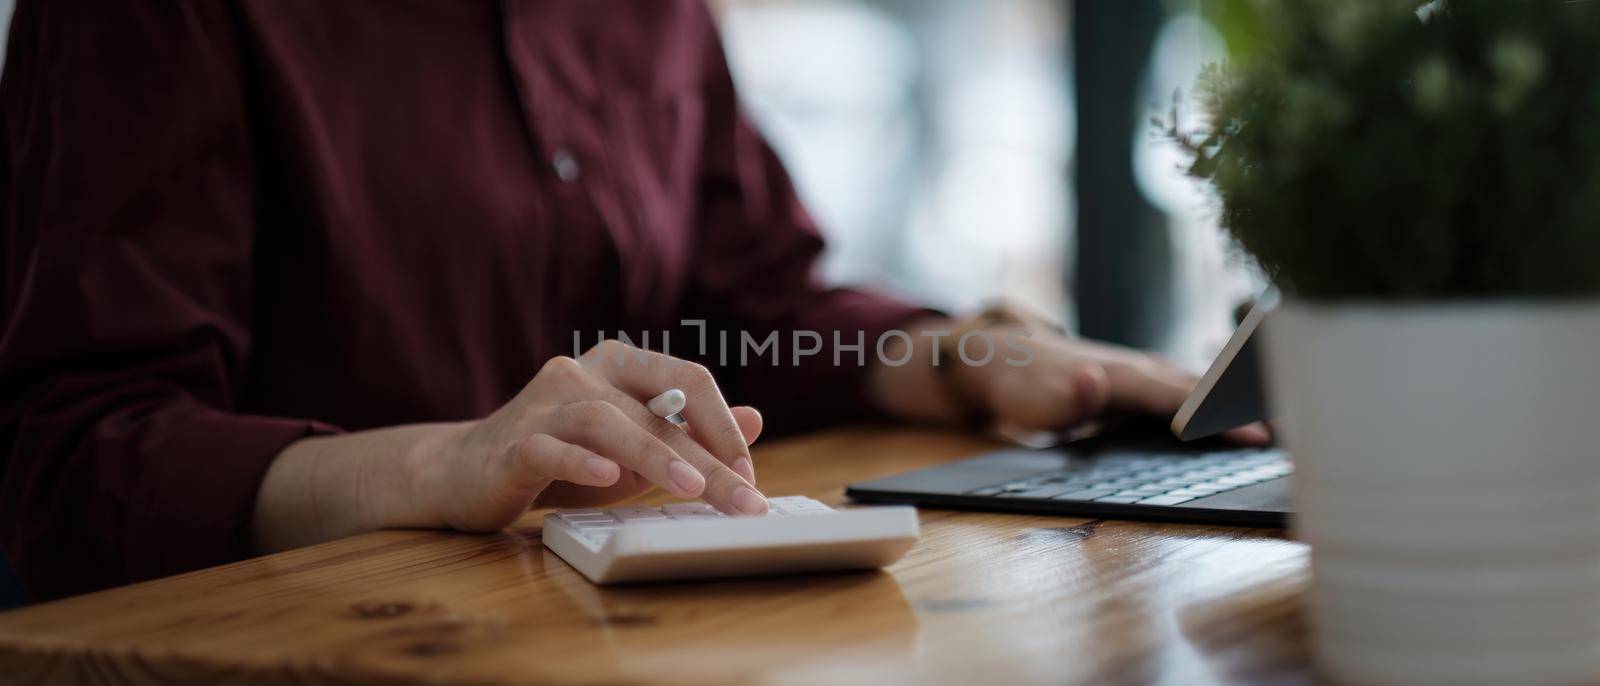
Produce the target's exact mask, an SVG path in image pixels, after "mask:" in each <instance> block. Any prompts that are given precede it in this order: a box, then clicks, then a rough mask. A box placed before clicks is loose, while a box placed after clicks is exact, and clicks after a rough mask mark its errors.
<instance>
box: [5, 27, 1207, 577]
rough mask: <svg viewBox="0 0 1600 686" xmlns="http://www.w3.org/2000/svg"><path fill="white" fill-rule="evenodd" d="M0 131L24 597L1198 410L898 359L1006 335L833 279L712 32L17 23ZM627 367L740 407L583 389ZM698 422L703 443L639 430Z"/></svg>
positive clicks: (1166, 391) (732, 498)
mask: <svg viewBox="0 0 1600 686" xmlns="http://www.w3.org/2000/svg"><path fill="white" fill-rule="evenodd" d="M0 119H3V127H4V131H3V135H0V159H3V164H0V174H3V175H4V176H3V185H0V189H3V190H0V198H3V200H0V203H3V204H0V208H3V212H0V227H3V228H0V240H3V249H4V252H3V255H0V270H3V276H0V289H3V290H0V294H3V298H0V326H3V329H0V456H3V457H0V459H3V463H0V469H3V471H0V544H3V545H4V548H5V550H6V552H7V553H9V555H10V556H11V559H12V561H13V563H14V564H15V565H16V567H17V568H18V569H19V571H20V572H21V575H22V577H23V578H24V580H25V582H26V584H27V585H28V587H29V590H30V592H31V593H32V594H33V595H35V596H37V597H50V596H57V595H63V594H68V593H74V592H80V591H84V590H89V589H93V588H98V587H105V586H109V585H114V584H119V583H124V582H127V581H130V580H135V579H142V578H149V577H154V576H159V575H164V574H170V573H174V572H178V571H183V570H188V569H194V568H198V567H202V566H207V565H212V564H217V563H221V562H225V561H228V560H232V559H238V558H240V557H243V556H248V555H251V554H255V553H258V552H263V551H272V550H281V549H284V548H289V547H293V546H299V545H305V544H310V543H314V542H317V541H322V540H328V539H332V538H336V537H340V536H346V535H349V534H353V533H357V532H360V531H365V530H371V529H376V528H381V527H395V526H414V527H453V528H456V529H461V530H468V531H483V530H494V529H497V528H499V527H502V526H505V525H506V524H508V523H510V522H511V521H512V520H514V519H515V518H516V517H517V516H518V514H520V513H521V512H523V511H524V510H525V509H526V508H527V507H528V506H529V505H530V504H534V505H539V506H545V505H554V504H562V505H573V504H579V503H600V502H607V501H612V500H615V499H618V498H622V497H626V496H629V495H632V494H634V493H637V492H639V491H641V490H643V489H645V488H648V487H650V486H651V485H652V484H655V485H660V486H661V487H663V488H665V489H667V490H668V491H670V492H672V493H673V495H675V496H677V497H682V498H692V497H704V498H705V499H706V500H707V501H708V502H711V503H712V504H714V505H716V506H717V507H719V508H721V509H723V510H725V511H728V512H734V513H759V512H763V511H765V507H766V504H765V501H764V499H763V497H762V496H761V494H760V493H759V492H758V491H757V490H755V482H756V476H755V474H754V471H753V469H752V467H751V464H750V461H749V451H748V449H747V447H746V446H747V444H748V442H749V441H752V440H754V438H755V435H756V434H757V433H759V432H760V430H761V427H762V423H763V421H762V416H761V415H759V414H757V413H756V412H755V411H754V410H753V409H751V408H750V407H747V406H745V405H744V404H747V405H754V406H759V407H761V408H762V410H763V411H764V412H765V413H766V421H767V422H769V423H771V424H772V425H774V426H775V427H780V428H782V429H784V430H788V431H793V430H800V429H804V428H808V427H812V426H818V425H823V424H827V423H835V422H839V421H845V420H860V419H864V418H866V419H871V418H884V417H886V418H896V419H903V420H913V421H926V422H940V421H943V422H951V421H956V420H958V419H960V418H961V417H963V416H964V415H970V414H972V413H985V414H988V415H992V416H993V417H995V418H998V419H1000V420H1003V421H1009V422H1012V423H1015V424H1020V425H1024V426H1032V427H1059V426H1065V425H1069V424H1072V423H1074V422H1078V421H1081V420H1082V419H1084V418H1086V417H1088V416H1091V415H1094V414H1096V413H1098V412H1100V411H1101V410H1102V409H1103V408H1106V407H1113V408H1123V409H1142V410H1147V411H1151V412H1170V411H1171V410H1172V409H1173V408H1175V407H1176V405H1177V404H1178V402H1179V401H1180V400H1181V398H1182V397H1183V395H1184V393H1185V392H1186V390H1187V389H1188V387H1189V385H1190V384H1191V380H1190V379H1188V378H1187V377H1185V376H1183V375H1181V374H1178V373H1176V372H1174V371H1172V370H1171V369H1170V368H1168V367H1166V366H1164V365H1162V364H1160V363H1158V362H1156V361H1154V360H1152V359H1151V358H1149V357H1146V356H1144V355H1140V354H1137V353H1133V352H1130V351H1125V350H1120V349H1115V348H1111V347H1108V346H1099V345H1094V344H1089V343H1086V342H1081V341H1071V340H1067V339H1064V338H1061V337H1057V336H1053V335H1050V334H1047V333H1044V332H1039V331H1035V332H1034V335H1033V337H1032V338H1030V339H1026V340H1025V341H1023V347H1025V348H1026V349H1027V351H1028V354H1029V356H1030V357H1031V358H1033V359H1032V364H1030V365H1029V366H1027V367H1016V366H1011V365H1006V364H989V365H981V366H980V365H966V364H961V365H956V366H955V367H953V368H949V372H948V376H940V375H938V374H937V373H936V370H935V369H934V368H933V366H932V364H931V360H932V359H933V357H934V355H935V354H936V350H937V344H936V343H935V342H934V341H932V340H930V339H929V338H927V337H926V336H906V337H904V338H898V337H892V336H891V337H889V338H887V339H886V340H887V341H889V345H888V346H887V347H886V348H885V349H884V352H885V353H886V358H887V359H891V360H894V361H895V362H899V361H900V360H901V359H906V360H908V362H907V363H905V364H898V365H896V364H884V363H882V362H877V361H875V358H877V357H878V355H877V354H876V353H878V352H879V351H877V350H875V349H874V345H873V344H874V342H875V341H878V340H879V338H880V336H882V335H883V334H884V332H886V331H889V330H891V329H894V328H896V327H900V328H904V329H906V330H907V331H911V332H919V331H922V330H928V329H957V328H961V327H963V326H965V327H966V328H973V327H975V326H988V327H989V328H991V329H993V333H995V334H996V335H1004V334H1006V333H1009V332H1011V331H1012V330H1014V329H1016V328H1017V326H1018V324H1017V323H1016V322H1012V321H1005V320H993V321H990V320H985V321H983V322H966V323H963V322H951V321H948V320H944V319H942V318H941V317H940V316H939V315H938V314H936V313H933V312H929V311H926V310H922V309H919V308H915V307H911V306H907V305H904V304H901V303H898V302H894V301H892V300H889V299H886V298H882V297H878V296H874V295H869V294H866V293H861V292H857V291H851V290H840V289H828V288H824V287H821V286H819V285H818V284H817V283H816V282H815V281H813V280H812V278H811V271H812V263H813V261H814V259H815V257H816V256H817V254H818V252H819V251H820V249H821V242H820V240H819V239H818V236H817V233H816V231H815V230H814V228H813V226H812V224H811V221H810V219H809V218H808V217H807V216H806V214H805V211H804V209H803V208H802V207H801V205H800V203H799V201H798V200H797V199H796V197H795V194H794V192H793V190H792V188H791V187H790V183H789V180H788V178H787V177H786V176H785V174H784V172H783V169H782V167H781V166H780V165H779V163H778V161H777V159H776V158H775V157H774V156H773V154H772V152H771V151H770V150H769V149H768V148H767V146H766V145H765V144H764V143H763V142H762V140H761V138H760V136H759V135H758V134H757V133H756V131H755V130H754V129H753V128H752V127H751V126H750V124H749V122H748V121H746V120H745V119H744V118H743V116H741V114H740V113H739V110H738V107H737V104H736V102H735V94H734V90H733V87H732V85H731V83H730V80H729V77H728V73H727V69H726V66H725V64H724V61H723V56H722V53H721V49H720V46H719V43H718V41H717V36H716V32H715V27H714V25H713V23H712V21H711V19H710V17H709V16H708V14H707V12H706V10H705V9H704V8H703V7H702V6H701V5H700V4H699V2H697V1H693V0H684V1H670V2H669V1H666V0H654V1H652V2H637V1H635V0H606V1H601V0H586V1H585V2H564V1H562V0H502V1H500V2H489V1H483V2H471V1H462V0H413V1H411V2H394V1H391V0H341V1H340V2H327V1H326V0H233V1H231V2H221V1H218V0H192V1H184V0H143V1H140V0H105V1H101V2H86V1H83V0H49V1H45V0H23V1H22V2H19V3H18V7H17V10H16V14H15V17H14V20H13V28H12V33H11V40H10V54H9V55H8V58H7V62H6V65H5V73H4V79H3V83H0ZM685 320H693V321H694V322H695V323H693V325H692V326H688V327H686V326H685V323H684V322H685ZM701 321H703V322H705V324H699V323H698V322H701ZM602 331H603V332H611V333H615V332H618V331H628V332H632V335H633V337H634V340H636V341H637V340H639V337H640V336H641V335H642V334H643V333H644V332H657V333H656V335H657V336H658V339H657V340H658V341H660V338H659V337H660V336H661V335H662V334H663V333H664V332H672V334H673V339H672V340H673V342H674V343H676V344H677V345H676V346H673V349H672V352H674V353H676V354H677V355H678V356H680V357H684V356H686V355H685V353H690V355H687V356H689V357H694V358H696V359H697V360H698V362H700V363H704V364H705V365H707V366H709V367H710V368H711V369H712V370H713V372H711V373H708V372H707V367H706V366H701V365H700V364H673V363H671V359H670V358H667V357H666V356H664V355H654V354H650V355H651V359H650V360H649V361H648V363H644V362H639V361H637V358H632V359H631V360H630V362H631V363H627V364H622V365H615V364H604V363H597V360H596V359H595V355H596V354H597V353H591V354H590V356H589V357H588V358H585V362H583V363H580V362H575V361H574V360H573V359H572V358H570V357H565V356H564V355H571V354H574V353H575V352H576V351H575V349H574V341H581V342H582V345H584V346H590V345H593V344H594V343H595V340H596V339H597V338H598V333H599V332H602ZM719 331H728V332H739V333H734V334H733V336H732V340H733V341H740V340H741V339H740V338H739V336H740V335H741V334H743V335H749V336H751V337H752V338H753V339H754V340H756V341H762V340H764V339H765V337H766V336H767V335H768V334H770V333H772V332H778V333H780V334H781V335H780V340H781V341H783V343H784V344H783V345H782V346H780V348H779V351H778V352H780V353H781V356H782V357H783V358H784V359H783V360H782V362H783V363H782V364H774V363H772V362H771V361H770V360H769V358H766V357H761V358H760V359H758V360H757V361H754V362H747V363H746V364H738V363H737V357H738V351H739V348H738V347H737V344H736V343H730V344H729V348H731V349H732V350H733V351H734V352H733V354H732V355H730V356H729V357H732V358H735V359H730V360H727V361H726V363H725V362H724V360H723V359H722V355H721V354H719V352H718V347H717V346H715V345H712V346H706V347H704V348H702V347H701V346H698V345H692V344H690V342H691V341H696V339H697V334H698V335H707V334H709V336H708V337H709V338H710V339H711V340H712V341H715V340H716V339H717V333H716V332H719ZM796 331H816V332H820V334H821V335H820V336H819V337H818V338H819V339H820V341H817V342H818V343H820V346H816V352H815V354H812V355H810V356H806V357H804V358H803V359H800V360H799V361H798V363H791V362H792V361H791V360H790V359H789V357H790V354H791V347H793V348H794V349H795V350H799V349H801V348H804V349H805V350H807V351H809V350H810V349H811V347H812V343H813V342H812V341H811V340H810V339H807V340H805V341H804V342H803V343H801V344H797V345H795V346H790V345H788V344H789V342H790V340H791V339H790V334H791V333H792V332H796ZM833 332H844V335H843V337H842V339H837V340H836V339H835V338H834V337H833ZM575 334H577V335H578V338H575ZM702 340H703V339H702ZM796 340H798V339H796ZM858 340H860V341H865V348H866V355H864V356H862V355H860V354H859V352H858V349H856V348H853V347H851V346H853V345H854V344H855V343H857V341H858ZM841 343H842V346H843V347H839V345H838V344H841ZM655 347H656V348H657V349H660V348H662V347H663V346H662V345H659V344H658V345H656V346H655ZM836 348H837V349H836ZM600 351H603V352H611V353H616V352H618V348H614V347H611V346H606V347H602V348H601V349H600ZM635 352H637V351H635ZM766 354H768V355H771V354H772V353H771V352H770V351H768V352H767V353H766ZM836 354H837V355H839V356H840V357H842V359H843V360H844V363H842V364H836V363H835V356H836ZM975 354H977V353H975ZM859 357H866V358H869V359H868V360H866V361H864V362H860V363H857V359H858V358H859ZM530 379H531V381H530ZM719 383H720V384H721V389H720V390H719V387H718V384H719ZM673 387H677V388H683V389H685V390H686V391H687V392H688V396H689V404H688V407H687V409H686V410H685V411H684V413H683V414H684V416H685V418H686V419H687V420H688V421H689V425H690V426H691V427H692V430H690V431H688V432H685V431H683V430H681V429H679V428H677V427H674V426H673V425H671V424H668V423H666V422H664V421H661V420H659V419H657V418H655V417H654V416H652V415H650V414H649V413H648V412H647V411H645V410H644V408H643V406H642V405H641V401H642V400H645V399H648V398H649V397H651V396H652V395H654V394H655V393H658V392H660V391H661V390H664V389H666V388H673ZM952 389H954V391H955V392H952ZM724 397H726V398H730V399H733V400H735V401H737V402H738V403H743V404H741V405H736V406H733V407H731V408H730V406H729V404H728V403H727V402H726V401H725V400H724Z"/></svg>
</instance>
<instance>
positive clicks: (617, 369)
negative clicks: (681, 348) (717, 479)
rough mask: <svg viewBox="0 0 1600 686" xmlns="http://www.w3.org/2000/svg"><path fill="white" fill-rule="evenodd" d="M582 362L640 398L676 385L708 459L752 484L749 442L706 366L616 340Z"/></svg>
mask: <svg viewBox="0 0 1600 686" xmlns="http://www.w3.org/2000/svg"><path fill="white" fill-rule="evenodd" d="M583 361H584V363H585V364H586V365H587V366H589V368H590V369H592V370H593V371H594V372H595V373H596V374H598V375H600V377H601V378H603V379H605V380H606V381H607V382H608V383H610V384H611V385H612V386H613V387H615V388H616V389H617V390H620V391H622V392H624V393H627V394H628V395H631V396H633V397H634V398H637V399H639V400H640V402H647V401H649V400H650V399H651V398H654V397H656V396H657V395H660V394H661V393H664V392H666V391H669V390H672V389H674V388H676V389H681V390H682V391H683V393H684V395H685V405H684V407H683V410H682V411H681V412H680V414H681V415H682V416H683V418H684V420H685V421H687V422H689V423H690V424H691V425H693V426H694V428H695V431H694V435H695V440H697V441H698V442H699V443H700V445H701V446H703V447H704V448H705V449H706V451H707V452H709V453H711V456H712V457H715V458H717V460H718V461H719V462H721V463H723V464H725V465H727V466H728V467H729V468H730V469H732V470H733V471H734V472H735V473H737V474H739V476H742V477H744V479H745V480H746V481H749V482H750V483H752V484H753V483H755V480H756V474H755V466H754V463H752V462H751V461H750V446H749V445H748V444H747V443H746V442H745V440H744V432H743V431H740V430H739V423H738V421H736V420H735V419H734V417H733V411H732V410H731V409H729V407H728V401H727V400H725V399H723V397H722V390H721V389H719V388H718V387H717V380H716V379H715V378H714V377H713V376H712V375H711V372H710V370H707V369H706V368H705V367H704V366H701V365H699V364H695V363H693V362H689V361H687V360H680V359H678V358H675V357H671V356H669V355H664V354H661V353H658V352H654V351H650V350H644V349H642V348H635V347H633V346H629V345H627V344H624V343H619V342H615V341H606V342H605V343H601V344H600V345H597V346H595V347H594V348H592V349H591V350H590V351H589V352H588V353H585V354H584V360H583Z"/></svg>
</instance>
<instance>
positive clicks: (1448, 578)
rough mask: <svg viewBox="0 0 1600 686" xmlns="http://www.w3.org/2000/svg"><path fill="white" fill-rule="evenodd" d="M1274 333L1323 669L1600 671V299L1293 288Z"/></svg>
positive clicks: (1492, 676) (1428, 674) (1466, 673)
mask: <svg viewBox="0 0 1600 686" xmlns="http://www.w3.org/2000/svg"><path fill="white" fill-rule="evenodd" d="M1264 334H1265V343H1266V353H1267V365H1268V367H1267V369H1268V373H1269V379H1270V381H1269V384H1270V388H1269V394H1270V395H1271V401H1272V403H1273V406H1274V408H1275V410H1276V412H1277V415H1278V416H1279V417H1280V418H1281V420H1282V422H1283V424H1282V426H1281V427H1280V435H1281V438H1282V439H1283V441H1284V442H1285V445H1287V446H1288V448H1289V451H1290V453H1291V454H1292V455H1293V457H1294V460H1295V477H1294V486H1295V508H1296V510H1297V512H1298V513H1299V516H1298V517H1297V519H1296V520H1295V529H1296V532H1297V535H1298V536H1299V537H1300V538H1301V539H1302V540H1304V541H1306V542H1307V543H1310V544H1311V560H1312V565H1311V566H1312V581H1311V590H1310V598H1309V608H1310V613H1311V617H1310V619H1311V627H1312V632H1313V639H1312V640H1313V652H1314V654H1315V659H1316V661H1317V664H1318V666H1319V668H1320V669H1321V670H1322V671H1323V673H1324V674H1325V675H1326V676H1328V677H1332V678H1333V679H1334V680H1337V681H1341V682H1350V683H1373V684H1464V683H1489V684H1509V683H1515V684H1540V683H1597V682H1600V448H1597V446H1600V301H1577V302H1568V303H1561V302H1548V303H1541V302H1523V303H1518V302H1506V303H1483V304H1471V303H1463V304H1416V305H1364V304H1348V305H1345V304H1339V305H1315V304H1309V303H1305V302H1295V301H1290V302H1288V303H1286V304H1285V305H1284V306H1283V307H1281V308H1279V309H1278V310H1277V311H1276V312H1274V313H1273V314H1272V315H1271V316H1270V317H1269V318H1268V319H1267V323H1266V325H1265V329H1264Z"/></svg>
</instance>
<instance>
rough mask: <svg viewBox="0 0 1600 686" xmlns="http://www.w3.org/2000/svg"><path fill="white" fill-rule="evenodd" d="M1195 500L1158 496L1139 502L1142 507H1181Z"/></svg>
mask: <svg viewBox="0 0 1600 686" xmlns="http://www.w3.org/2000/svg"><path fill="white" fill-rule="evenodd" d="M1191 500H1194V498H1191V497H1189V496H1186V495H1158V496H1154V497H1150V498H1145V499H1144V500H1141V501H1139V504H1140V505H1180V504H1183V503H1187V502H1189V501H1191Z"/></svg>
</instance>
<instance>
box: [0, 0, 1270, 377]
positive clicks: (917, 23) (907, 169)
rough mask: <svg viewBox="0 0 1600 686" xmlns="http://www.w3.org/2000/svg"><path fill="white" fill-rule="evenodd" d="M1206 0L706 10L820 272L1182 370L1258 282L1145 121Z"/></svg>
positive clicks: (944, 0)
mask: <svg viewBox="0 0 1600 686" xmlns="http://www.w3.org/2000/svg"><path fill="white" fill-rule="evenodd" d="M1202 2H1203V0H1076V1H1074V0H711V5H712V8H713V10H714V11H715V12H716V14H717V15H718V17H719V20H720V22H721V25H722V29H723V34H724V39H725V42H726V44H727V49H728V58H729V61H730V63H731V65H732V68H733V73H734V77H735V79H736V80H737V81H738V84H739V86H740V88H741V90H742V92H743V95H744V98H745V100H746V104H747V106H748V108H749V110H750V111H751V113H752V114H753V116H754V117H755V119H756V120H757V122H758V124H759V125H760V126H761V128H762V129H763V130H764V131H765V133H766V135H767V136H768V138H769V139H770V140H771V141H772V143H773V145H774V147H776V148H777V150H778V153H779V154H780V155H781V156H782V157H783V159H784V161H785V162H786V163H787V165H788V167H789V170H790V172H791V174H792V175H793V176H794V179H795V182H796V184H797V185H798V186H799V188H800V193H801V195H802V196H803V197H804V198H805V199H806V201H807V203H808V205H809V206H810V208H811V210H812V213H813V214H814V215H815V216H816V218H817V221H818V222H819V223H820V224H821V226H822V228H823V230H824V231H825V232H826V233H827V235H828V238H829V240H830V246H831V247H830V252H829V254H828V256H827V261H826V264H825V272H826V276H827V278H828V279H829V280H831V281H833V282H835V283H841V284H861V285H868V286H872V287H876V288H880V289H884V290H887V291H890V292H895V293H899V294H901V295H904V296H907V297H910V298H913V299H916V300H919V301H923V302H927V303H931V304H933V305H935V306H939V307H943V308H949V309H954V310H962V309H969V308H972V307H976V306H979V305H981V304H982V303H984V302H986V301H989V300H992V299H994V298H996V297H1002V296H1003V297H1008V298H1013V299H1016V300H1018V301H1021V302H1024V303H1027V304H1030V305H1032V306H1034V307H1036V308H1038V309H1041V310H1043V311H1045V312H1047V313H1049V314H1052V315H1055V316H1057V317H1059V318H1061V319H1062V320H1063V321H1066V322H1068V323H1069V324H1071V325H1073V326H1074V327H1075V328H1076V329H1077V330H1079V331H1080V333H1082V334H1084V335H1086V336H1092V337H1096V338H1103V339H1107V340H1112V341H1117V342H1121V343H1127V344H1130V345H1137V346H1141V347H1146V348H1151V349H1155V350H1159V351H1162V352H1165V353H1167V354H1168V355H1170V356H1172V357H1173V358H1174V359H1176V360H1178V361H1179V362H1180V363H1181V364H1184V365H1185V366H1189V367H1192V368H1193V367H1203V366H1204V365H1205V364H1206V362H1207V361H1209V359H1210V357H1211V355H1212V354H1213V353H1214V352H1215V351H1216V350H1217V349H1218V348H1220V347H1221V345H1222V343H1223V342H1224V341H1225V340H1226V339H1227V336H1228V334H1229V332H1230V331H1231V328H1232V317H1231V312H1232V310H1233V308H1234V307H1235V306H1236V305H1237V304H1238V303H1239V302H1241V301H1243V300H1245V299H1247V298H1248V297H1249V296H1250V295H1251V294H1252V293H1254V292H1257V291H1259V290H1260V288H1261V287H1262V283H1261V281H1260V279H1259V277H1258V276H1257V275H1255V273H1254V272H1253V270H1252V269H1251V268H1250V267H1249V266H1248V265H1247V264H1245V263H1244V262H1243V260H1241V259H1239V258H1237V257H1236V254H1235V253H1234V252H1233V251H1231V250H1230V249H1229V247H1228V245H1227V243H1226V242H1225V241H1224V240H1223V238H1222V236H1221V234H1220V232H1219V231H1218V230H1217V228H1216V227H1215V225H1214V221H1213V216H1212V212H1211V210H1210V209H1209V206H1208V204H1207V200H1206V197H1205V195H1204V194H1203V193H1202V192H1201V190H1200V188H1199V187H1198V186H1196V185H1195V184H1194V183H1193V182H1191V181H1190V180H1188V179H1187V178H1186V177H1184V175H1183V174H1182V172H1181V169H1180V167H1181V165H1182V164H1183V159H1182V157H1181V156H1180V155H1179V154H1178V152H1177V150H1176V149H1175V148H1173V147H1172V146H1171V145H1169V144H1167V143H1166V142H1165V141H1164V140H1163V139H1162V137H1161V136H1160V135H1159V134H1158V133H1157V129H1156V127H1155V126H1154V125H1152V124H1151V122H1150V117H1151V116H1152V115H1153V114H1157V113H1164V111H1165V109H1166V108H1167V107H1169V106H1170V105H1171V104H1172V101H1173V94H1174V93H1175V92H1176V91H1178V90H1180V89H1181V90H1182V91H1183V92H1185V93H1187V92H1188V90H1189V85H1190V84H1191V82H1192V80H1193V78H1194V76H1195V74H1196V73H1197V71H1198V70H1199V68H1200V67H1201V66H1202V65H1203V64H1205V63H1207V62H1214V61H1217V60H1219V59H1220V58H1221V55H1222V48H1221V42H1220V39H1219V38H1218V36H1217V34H1216V32H1215V31H1214V30H1212V29H1211V28H1210V27H1209V26H1208V25H1207V24H1206V23H1205V22H1204V20H1202V19H1201V18H1200V15H1201V10H1202V9H1203V6H1202ZM13 4H14V0H0V18H4V19H5V20H6V23H7V25H9V18H10V15H11V10H12V6H13ZM3 40H4V38H3V36H0V54H3V48H4V45H3ZM1189 116H1190V117H1191V118H1192V117H1193V116H1194V115H1193V114H1190V115H1189Z"/></svg>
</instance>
